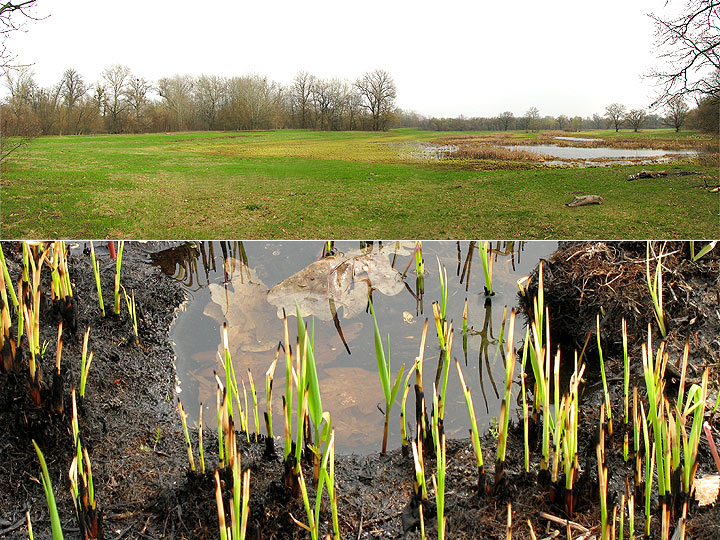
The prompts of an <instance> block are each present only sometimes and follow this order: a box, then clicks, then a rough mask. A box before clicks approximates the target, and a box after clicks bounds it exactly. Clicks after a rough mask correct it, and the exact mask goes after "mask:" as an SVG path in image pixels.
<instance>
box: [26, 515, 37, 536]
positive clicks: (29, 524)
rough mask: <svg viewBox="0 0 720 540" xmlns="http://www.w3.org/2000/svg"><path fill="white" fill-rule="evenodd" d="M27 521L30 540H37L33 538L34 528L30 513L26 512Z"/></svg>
mask: <svg viewBox="0 0 720 540" xmlns="http://www.w3.org/2000/svg"><path fill="white" fill-rule="evenodd" d="M25 520H26V521H27V528H28V538H29V540H35V537H34V536H33V528H32V522H31V521H30V511H29V510H26V511H25Z"/></svg>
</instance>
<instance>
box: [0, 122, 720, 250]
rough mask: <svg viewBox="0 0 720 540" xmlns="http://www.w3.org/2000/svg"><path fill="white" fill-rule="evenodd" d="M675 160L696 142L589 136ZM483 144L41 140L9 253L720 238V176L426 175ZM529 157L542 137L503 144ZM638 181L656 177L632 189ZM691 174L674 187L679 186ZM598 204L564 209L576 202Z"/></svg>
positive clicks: (32, 150) (8, 190)
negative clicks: (146, 244)
mask: <svg viewBox="0 0 720 540" xmlns="http://www.w3.org/2000/svg"><path fill="white" fill-rule="evenodd" d="M588 134H590V135H591V136H597V137H603V138H608V139H621V138H622V139H626V140H628V141H632V140H635V141H637V140H638V139H643V140H645V141H648V145H649V144H655V145H656V146H657V145H660V146H661V147H662V144H663V143H667V144H675V147H678V146H677V145H680V146H682V147H700V146H702V145H705V146H708V145H713V144H714V145H715V146H717V140H716V139H715V140H711V139H707V138H706V137H702V136H699V135H697V134H695V133H693V132H681V133H679V134H675V133H673V132H672V131H670V130H652V131H650V130H648V131H646V132H642V133H639V134H635V133H631V132H627V131H623V132H621V133H619V134H616V133H614V131H598V132H583V133H581V134H577V135H578V136H580V137H586V136H587V135H588ZM463 135H473V136H485V135H486V136H488V137H492V136H493V134H483V133H466V134H463V133H447V132H443V133H437V132H423V131H417V130H410V129H398V130H392V131H389V132H385V133H368V132H339V133H338V132H317V131H300V130H280V131H271V132H196V133H164V134H147V135H86V136H64V137H40V138H37V139H34V140H32V141H30V142H29V143H28V144H27V145H26V146H25V147H23V148H22V149H21V150H20V151H18V152H16V153H14V154H12V155H11V156H10V158H9V159H8V160H7V161H6V163H4V164H3V170H2V179H1V183H0V223H1V225H0V234H1V235H2V237H3V238H49V237H57V238H81V237H83V238H88V237H91V238H104V237H112V238H119V237H120V238H157V239H165V238H230V237H232V238H265V239H272V238H390V237H392V238H477V237H481V238H522V239H535V238H587V239H590V238H607V239H617V238H669V237H672V238H717V237H719V236H720V217H719V203H718V194H717V193H712V192H710V190H709V189H708V188H707V187H706V186H709V185H717V184H718V171H717V166H716V164H715V163H713V162H712V161H708V160H705V159H702V158H692V159H685V160H684V161H681V162H678V163H673V164H663V165H626V166H608V167H593V168H551V167H547V166H544V165H542V164H537V163H533V162H517V161H492V160H479V161H471V160H441V161H421V160H417V159H413V158H410V157H408V154H409V153H410V152H411V151H412V150H413V149H414V148H415V147H416V146H417V143H418V142H434V141H438V140H441V139H443V138H447V137H457V136H463ZM502 135H503V136H509V137H511V138H513V139H516V140H517V141H518V142H522V139H531V138H536V137H539V136H544V135H542V134H528V133H522V132H513V133H511V134H509V135H508V134H502ZM642 169H646V170H666V171H668V173H671V174H669V175H668V176H667V177H664V178H655V179H642V180H636V181H632V182H630V181H628V176H629V175H631V174H633V173H636V172H638V171H640V170H642ZM678 170H683V171H694V172H699V173H702V174H700V175H697V174H693V175H684V176H683V175H677V174H672V173H673V171H678ZM579 194H593V195H600V196H602V197H603V198H604V201H605V202H604V204H602V205H593V206H582V207H577V208H569V207H567V206H565V204H566V203H568V202H570V201H571V200H572V198H573V196H574V195H579Z"/></svg>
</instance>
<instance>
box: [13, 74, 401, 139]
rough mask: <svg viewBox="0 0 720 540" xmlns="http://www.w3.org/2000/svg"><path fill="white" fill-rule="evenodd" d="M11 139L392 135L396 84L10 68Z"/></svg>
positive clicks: (369, 79)
mask: <svg viewBox="0 0 720 540" xmlns="http://www.w3.org/2000/svg"><path fill="white" fill-rule="evenodd" d="M5 86H6V87H7V89H8V91H9V96H8V97H7V99H6V100H4V102H3V103H2V105H1V107H2V110H1V111H0V113H1V119H0V121H1V123H0V130H2V133H3V134H4V135H9V136H13V135H19V136H36V135H65V134H84V133H141V132H165V131H186V130H258V129H278V128H305V129H319V130H375V131H380V130H385V129H387V128H389V127H391V125H394V122H395V121H396V117H397V116H396V113H397V108H396V106H395V99H396V95H397V90H396V87H395V82H394V81H393V79H392V77H391V76H390V74H389V73H388V72H387V71H384V70H381V69H377V70H375V71H370V72H367V73H365V74H364V75H362V76H361V77H358V78H357V79H356V80H355V81H353V82H350V81H348V80H345V79H339V78H330V79H322V78H318V77H316V76H314V75H312V74H309V73H307V72H304V71H301V72H299V73H298V74H297V75H296V76H295V78H294V79H293V81H292V83H290V84H289V85H282V84H279V83H277V82H275V81H271V80H269V79H268V78H267V77H264V76H261V75H256V74H251V75H244V76H238V77H219V76H215V75H200V76H199V77H193V76H189V75H175V76H172V77H163V78H161V79H159V80H157V81H149V80H147V79H145V78H142V77H139V76H137V75H135V74H133V72H132V70H131V69H130V68H129V67H127V66H123V65H114V66H111V67H109V68H108V69H106V70H104V71H103V72H102V75H101V78H100V80H99V81H97V82H94V83H88V82H87V81H86V80H85V78H84V77H83V76H82V75H81V74H80V73H79V72H78V71H76V70H75V69H67V70H66V71H65V72H64V73H63V75H62V77H61V79H60V81H58V83H57V84H55V85H53V86H51V87H41V86H40V85H38V84H37V83H36V81H35V75H34V73H33V72H32V70H30V69H28V68H23V69H18V70H8V71H7V72H6V75H5Z"/></svg>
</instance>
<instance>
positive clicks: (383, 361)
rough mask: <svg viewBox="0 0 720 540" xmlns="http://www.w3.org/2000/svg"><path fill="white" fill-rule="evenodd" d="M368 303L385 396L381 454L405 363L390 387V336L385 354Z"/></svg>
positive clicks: (385, 442)
mask: <svg viewBox="0 0 720 540" xmlns="http://www.w3.org/2000/svg"><path fill="white" fill-rule="evenodd" d="M368 304H369V305H370V314H371V315H372V319H373V324H374V326H375V359H376V360H377V367H378V372H379V373H380V384H381V385H382V389H383V394H384V396H385V424H384V427H383V442H382V450H381V451H380V453H381V454H385V453H386V451H387V439H388V429H389V424H390V410H391V409H392V406H393V405H394V403H395V397H396V396H397V393H398V390H399V389H400V381H401V380H402V375H403V372H404V371H405V364H403V365H402V366H401V367H400V371H398V374H397V376H396V377H395V383H394V384H393V386H392V387H390V380H391V377H392V371H391V369H390V336H388V353H387V356H386V355H385V350H384V348H383V343H382V337H381V336H380V329H379V328H378V323H377V318H376V317H375V309H374V308H373V305H372V302H371V301H369V300H368Z"/></svg>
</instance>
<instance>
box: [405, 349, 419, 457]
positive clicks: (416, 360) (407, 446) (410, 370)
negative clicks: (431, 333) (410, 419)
mask: <svg viewBox="0 0 720 540" xmlns="http://www.w3.org/2000/svg"><path fill="white" fill-rule="evenodd" d="M419 362H420V358H419V357H417V358H415V364H413V366H412V367H411V368H410V369H409V370H408V374H407V376H406V377H405V387H404V388H405V389H404V390H403V396H402V400H401V401H400V441H401V444H402V455H403V456H407V455H408V454H409V444H408V438H407V427H406V421H405V403H406V402H407V397H408V392H409V391H410V377H411V376H412V374H413V373H415V372H416V371H417V369H418V363H419Z"/></svg>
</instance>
